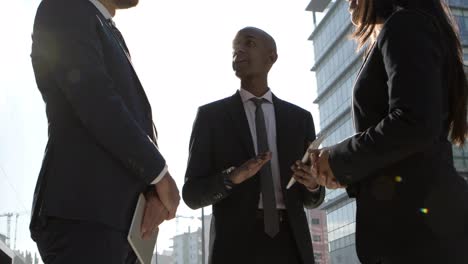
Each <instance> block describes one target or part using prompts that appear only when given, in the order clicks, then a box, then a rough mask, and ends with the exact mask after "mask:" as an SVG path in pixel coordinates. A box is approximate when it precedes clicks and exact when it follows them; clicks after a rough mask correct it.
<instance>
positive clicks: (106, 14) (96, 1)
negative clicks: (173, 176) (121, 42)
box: [89, 0, 167, 184]
mask: <svg viewBox="0 0 468 264" xmlns="http://www.w3.org/2000/svg"><path fill="white" fill-rule="evenodd" d="M89 1H90V2H91V3H92V4H93V5H94V6H95V7H96V8H97V10H99V12H101V14H102V15H103V16H104V18H105V19H107V20H110V21H111V23H112V24H114V26H115V23H114V21H113V20H112V15H111V13H110V12H109V10H107V8H106V7H105V6H104V5H103V4H101V2H99V0H89ZM166 173H167V164H166V165H164V168H163V170H162V171H161V172H160V173H159V174H157V175H158V176H157V177H156V178H155V179H154V180H153V181H152V182H151V184H156V183H158V182H160V181H161V180H162V178H164V175H166Z"/></svg>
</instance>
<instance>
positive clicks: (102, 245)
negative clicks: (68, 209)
mask: <svg viewBox="0 0 468 264" xmlns="http://www.w3.org/2000/svg"><path fill="white" fill-rule="evenodd" d="M43 222H44V223H43V225H42V227H40V228H38V229H36V230H34V231H32V236H33V239H34V240H35V241H36V243H37V247H38V249H39V253H40V255H41V257H42V260H43V262H44V263H45V264H135V263H136V256H135V254H134V253H133V250H132V249H131V247H130V245H129V244H128V242H127V235H126V234H124V232H121V231H118V230H115V229H113V228H110V227H108V226H106V225H103V224H99V223H90V222H82V221H75V220H65V219H59V218H50V217H49V218H46V219H45V220H43Z"/></svg>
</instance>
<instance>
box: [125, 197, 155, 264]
mask: <svg viewBox="0 0 468 264" xmlns="http://www.w3.org/2000/svg"><path fill="white" fill-rule="evenodd" d="M145 205H146V199H145V196H144V195H143V194H140V196H139V197H138V202H137V206H136V208H135V213H134V214H133V219H132V224H131V225H130V230H129V232H128V237H127V239H128V243H130V246H131V247H132V249H133V251H134V252H135V254H136V256H137V257H138V260H139V261H140V263H141V264H150V263H151V258H152V257H153V252H154V247H155V246H156V240H157V238H158V232H155V233H153V234H152V235H151V238H150V239H148V240H143V238H142V237H141V223H142V220H143V213H144V211H145Z"/></svg>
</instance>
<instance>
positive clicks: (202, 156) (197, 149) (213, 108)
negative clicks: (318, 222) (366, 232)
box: [182, 93, 325, 263]
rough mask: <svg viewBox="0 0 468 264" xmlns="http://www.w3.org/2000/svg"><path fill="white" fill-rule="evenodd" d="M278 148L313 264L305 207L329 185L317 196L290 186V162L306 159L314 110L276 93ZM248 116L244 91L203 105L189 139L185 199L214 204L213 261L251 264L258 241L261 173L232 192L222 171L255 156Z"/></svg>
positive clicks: (295, 220) (305, 253) (297, 233)
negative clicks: (227, 188) (255, 238)
mask: <svg viewBox="0 0 468 264" xmlns="http://www.w3.org/2000/svg"><path fill="white" fill-rule="evenodd" d="M273 104H274V107H275V116H276V127H277V138H276V142H277V147H278V156H279V163H280V174H281V182H282V187H283V194H284V198H285V203H286V208H287V212H288V216H289V220H290V224H291V229H292V231H293V233H294V237H295V239H296V242H297V245H298V248H299V251H300V254H301V256H302V259H303V261H304V263H313V261H314V260H313V250H312V244H311V239H310V232H309V229H308V224H307V220H306V216H305V213H304V206H306V207H309V208H314V207H317V206H318V205H320V204H321V203H322V201H323V198H324V193H325V191H324V189H323V188H322V189H321V191H320V193H319V194H312V193H310V192H309V191H307V190H306V188H305V187H304V186H303V185H301V184H295V185H294V186H293V187H292V188H291V189H289V190H286V185H287V183H288V181H289V179H290V178H291V175H292V171H291V169H290V167H291V165H292V164H293V163H294V162H295V161H296V160H299V159H301V158H302V156H303V154H304V151H305V150H306V147H307V143H308V142H311V141H313V140H314V139H315V131H314V124H313V121H312V116H311V115H310V113H309V112H307V111H305V110H303V109H301V108H299V107H297V106H295V105H292V104H290V103H288V102H285V101H282V100H280V99H278V98H277V97H275V96H273ZM252 142H253V141H252V137H251V135H250V130H249V125H248V122H247V117H246V115H245V110H244V106H243V104H242V100H241V97H240V95H239V93H236V94H235V95H233V96H232V97H228V98H225V99H222V100H220V101H217V102H214V103H211V104H208V105H205V106H202V107H200V108H199V111H198V114H197V117H196V120H195V123H194V126H193V130H192V136H191V140H190V156H189V162H188V167H187V173H186V182H185V185H184V187H183V192H182V194H183V199H184V201H185V203H186V204H187V205H188V206H189V207H190V208H192V209H197V208H201V207H204V206H208V205H213V220H212V230H214V235H212V236H211V243H212V244H213V247H212V250H211V255H210V261H211V263H248V262H246V261H248V260H249V259H250V256H252V255H253V254H252V251H253V250H255V248H256V245H253V244H252V243H253V240H252V239H251V236H252V234H253V229H254V227H255V217H256V211H257V209H258V203H259V197H260V185H259V183H260V181H259V177H258V175H257V176H254V177H252V178H251V179H249V180H247V181H245V182H244V183H242V184H240V185H238V186H236V187H234V188H233V189H232V190H231V191H227V190H226V188H225V186H224V175H223V174H222V173H221V172H222V171H223V170H226V169H227V168H229V167H231V166H236V167H237V166H240V165H241V164H243V163H244V162H245V161H247V160H249V159H251V158H253V157H254V156H255V152H254V146H253V143H252Z"/></svg>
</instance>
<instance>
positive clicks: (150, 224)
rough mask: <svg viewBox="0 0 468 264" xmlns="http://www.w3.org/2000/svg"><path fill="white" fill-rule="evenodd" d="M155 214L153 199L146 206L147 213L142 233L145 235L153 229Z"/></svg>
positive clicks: (145, 212) (145, 213) (144, 217)
mask: <svg viewBox="0 0 468 264" xmlns="http://www.w3.org/2000/svg"><path fill="white" fill-rule="evenodd" d="M153 219H154V213H153V210H152V208H151V199H149V200H148V202H147V203H146V206H145V211H144V212H143V221H142V225H141V231H142V232H143V233H145V232H148V231H150V230H151V229H152V227H153Z"/></svg>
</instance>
